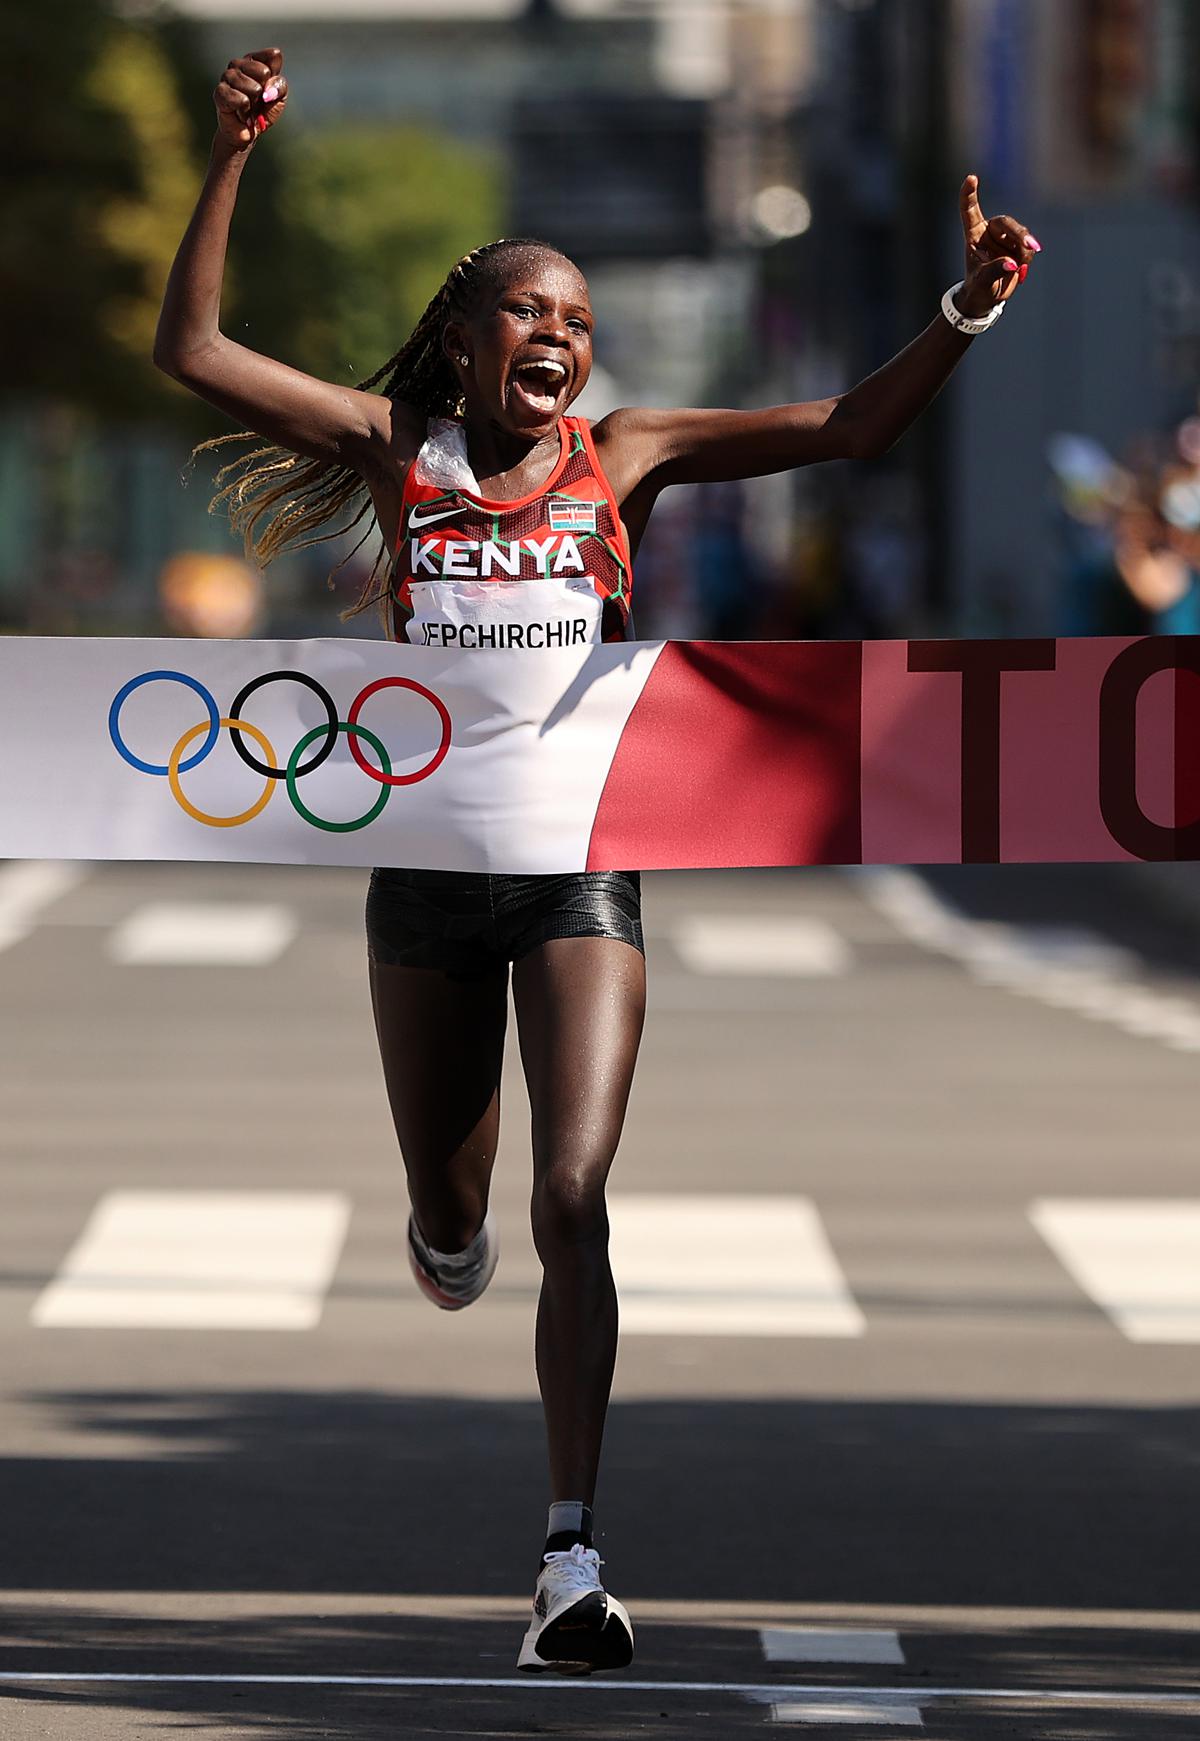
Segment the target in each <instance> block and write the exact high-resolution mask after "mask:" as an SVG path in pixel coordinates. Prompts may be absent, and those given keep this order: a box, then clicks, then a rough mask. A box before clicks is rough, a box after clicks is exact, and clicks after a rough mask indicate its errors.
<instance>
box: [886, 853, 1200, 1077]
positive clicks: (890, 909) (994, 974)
mask: <svg viewBox="0 0 1200 1741" xmlns="http://www.w3.org/2000/svg"><path fill="white" fill-rule="evenodd" d="M859 886H860V888H862V890H863V892H864V895H865V897H866V899H867V901H868V902H869V903H870V904H871V905H872V906H873V907H874V908H875V909H876V911H877V912H880V913H882V914H883V915H884V917H885V918H887V919H890V920H891V922H892V923H893V924H894V925H895V927H896V929H897V930H898V931H900V932H901V933H902V935H903V936H905V937H907V938H908V939H909V940H910V942H913V943H918V944H920V945H921V946H922V947H923V948H926V949H932V950H935V951H937V952H938V953H939V954H942V955H948V956H951V957H952V958H953V959H954V960H956V961H960V962H961V963H962V964H963V966H964V967H965V968H966V970H967V972H968V973H969V974H970V975H971V977H972V978H973V979H976V980H978V981H979V983H980V984H981V985H988V986H996V987H999V988H1001V989H1003V990H1004V991H1010V992H1013V993H1015V994H1016V995H1017V996H1020V997H1031V998H1034V999H1036V1000H1037V1001H1038V1002H1039V1003H1044V1004H1048V1005H1049V1006H1050V1007H1051V1008H1053V1009H1061V1010H1069V1011H1071V1012H1072V1013H1073V1014H1075V1015H1079V1016H1083V1017H1085V1018H1086V1019H1087V1020H1089V1021H1094V1022H1107V1023H1109V1024H1110V1025H1111V1026H1112V1027H1116V1028H1120V1029H1121V1030H1122V1031H1123V1032H1124V1033H1127V1034H1131V1035H1133V1036H1134V1037H1136V1038H1137V1039H1146V1040H1157V1041H1158V1042H1159V1043H1160V1044H1161V1045H1164V1046H1166V1047H1167V1048H1168V1049H1169V1050H1170V1051H1173V1052H1200V1004H1197V1003H1195V1002H1193V1001H1192V1000H1191V999H1189V998H1184V997H1179V996H1177V995H1175V994H1174V993H1167V992H1160V991H1156V990H1154V989H1153V988H1152V987H1150V986H1146V985H1140V984H1138V983H1137V982H1136V981H1134V980H1131V979H1130V977H1129V975H1130V974H1131V973H1132V972H1134V971H1135V970H1136V967H1137V958H1136V957H1135V956H1133V955H1131V954H1130V953H1129V951H1128V950H1124V949H1120V948H1117V947H1116V946H1115V945H1113V944H1110V943H1107V942H1105V940H1104V939H1103V938H1101V937H1099V936H1097V935H1096V934H1095V933H1094V932H1090V931H1082V930H1078V931H1077V930H1061V929H1052V928H1045V929H1043V928H1039V927H1037V926H1025V925H1002V924H993V923H991V922H987V923H985V922H982V921H980V920H976V919H968V918H967V917H966V916H965V915H964V914H962V913H959V912H957V911H956V910H955V908H953V907H952V906H951V905H950V904H949V903H948V902H946V901H943V900H941V899H940V897H939V896H938V895H936V894H935V893H934V892H933V890H932V889H931V888H929V886H928V885H927V884H926V883H925V882H923V881H922V880H921V878H920V877H919V876H917V875H916V874H915V872H913V871H909V870H901V869H896V868H886V869H885V868H874V867H873V868H871V869H870V870H868V871H867V872H866V873H865V874H863V875H862V876H861V877H860V879H859Z"/></svg>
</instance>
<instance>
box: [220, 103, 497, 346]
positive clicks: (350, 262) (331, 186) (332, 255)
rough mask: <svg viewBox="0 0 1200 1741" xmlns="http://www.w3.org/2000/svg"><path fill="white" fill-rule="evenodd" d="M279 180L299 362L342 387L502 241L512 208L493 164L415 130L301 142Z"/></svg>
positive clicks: (325, 135)
mask: <svg viewBox="0 0 1200 1741" xmlns="http://www.w3.org/2000/svg"><path fill="white" fill-rule="evenodd" d="M288 119H289V120H290V116H289V117H288ZM279 131H280V132H281V133H282V131H283V129H282V128H280V130H279ZM271 143H272V144H274V143H275V141H274V139H272V140H271ZM281 180H282V183H283V190H282V191H283V197H284V199H285V201H286V206H287V210H288V212H289V218H290V228H291V232H292V233H291V235H290V237H289V240H288V245H287V250H286V255H285V259H286V263H287V266H288V269H289V273H288V275H289V276H290V277H291V278H292V279H293V284H292V286H291V293H292V295H293V296H294V295H296V294H297V293H298V294H299V309H298V321H297V328H296V332H295V347H296V352H297V354H296V356H295V358H294V359H289V360H294V361H295V362H296V363H297V364H298V365H299V366H300V367H301V368H305V369H308V370H310V371H311V372H312V373H314V374H318V375H322V376H324V377H326V378H327V379H329V380H335V381H351V380H362V379H364V378H365V377H366V376H368V375H372V374H374V372H375V370H376V369H378V368H379V367H380V366H381V365H382V364H383V363H384V362H386V361H387V359H388V358H389V357H390V356H392V355H393V353H394V352H395V351H397V350H398V349H399V347H400V346H401V345H402V344H403V343H404V340H405V339H406V338H407V337H408V334H409V333H410V331H411V330H412V328H413V326H414V325H415V323H416V321H417V320H418V319H419V318H420V315H421V313H422V311H423V310H424V308H425V305H426V303H427V302H428V301H429V298H430V297H431V296H432V295H433V293H434V291H435V290H436V289H437V288H438V286H439V285H440V284H441V282H442V280H443V279H444V278H445V276H446V273H447V272H448V271H449V269H450V267H451V266H452V265H453V264H454V262H455V260H457V259H458V258H459V257H460V256H461V255H462V254H465V253H466V252H467V251H468V249H470V248H475V247H478V246H479V244H480V243H481V242H486V241H490V240H492V238H493V237H494V236H495V234H496V227H497V224H498V222H499V214H500V211H501V210H502V197H501V189H500V186H499V180H498V176H497V174H496V171H495V169H494V167H493V165H492V162H491V160H490V159H488V158H487V157H485V156H483V154H481V153H480V152H478V151H475V150H472V149H470V148H469V147H467V146H464V145H461V144H459V143H457V142H456V141H454V140H452V139H448V138H444V137H439V136H438V135H436V134H431V133H429V132H427V131H424V130H422V129H420V128H417V127H403V126H401V127H397V126H370V127H366V126H348V127H339V128H337V129H336V130H331V131H328V132H306V133H297V135H296V136H295V138H294V139H290V140H288V142H287V156H286V158H285V159H284V161H283V164H282V168H281ZM264 276H271V275H269V274H266V275H264ZM272 285H273V290H274V293H277V292H278V290H279V289H280V288H281V287H280V285H279V283H278V279H277V277H273V276H272ZM248 342H249V341H248Z"/></svg>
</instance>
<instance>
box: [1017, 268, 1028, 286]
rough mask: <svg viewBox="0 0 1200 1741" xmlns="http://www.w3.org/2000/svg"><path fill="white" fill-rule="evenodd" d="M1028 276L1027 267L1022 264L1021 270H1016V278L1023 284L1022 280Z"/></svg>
mask: <svg viewBox="0 0 1200 1741" xmlns="http://www.w3.org/2000/svg"><path fill="white" fill-rule="evenodd" d="M1028 276H1029V268H1028V266H1022V268H1021V270H1020V271H1019V272H1018V273H1017V279H1018V281H1019V282H1020V283H1021V284H1024V282H1025V280H1026V279H1027V278H1028Z"/></svg>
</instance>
